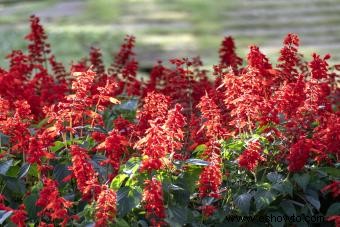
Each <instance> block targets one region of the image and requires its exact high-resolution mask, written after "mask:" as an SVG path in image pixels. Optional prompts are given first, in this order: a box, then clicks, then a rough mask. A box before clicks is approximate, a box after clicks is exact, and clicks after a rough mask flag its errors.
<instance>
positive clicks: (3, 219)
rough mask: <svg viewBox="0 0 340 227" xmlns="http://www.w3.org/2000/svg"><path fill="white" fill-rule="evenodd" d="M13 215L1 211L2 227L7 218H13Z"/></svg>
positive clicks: (9, 212)
mask: <svg viewBox="0 0 340 227" xmlns="http://www.w3.org/2000/svg"><path fill="white" fill-rule="evenodd" d="M12 213H13V211H11V210H10V211H5V210H0V225H2V224H3V223H4V222H5V221H6V219H7V218H9V216H11V214H12Z"/></svg>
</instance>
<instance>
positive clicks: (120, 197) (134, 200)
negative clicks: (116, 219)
mask: <svg viewBox="0 0 340 227" xmlns="http://www.w3.org/2000/svg"><path fill="white" fill-rule="evenodd" d="M141 200H142V190H141V188H139V187H134V188H131V187H122V188H120V189H119V190H118V192H117V204H118V214H119V216H121V217H124V216H125V215H126V214H128V213H129V212H130V211H131V210H132V209H133V208H135V207H136V206H137V205H138V204H139V203H140V201H141Z"/></svg>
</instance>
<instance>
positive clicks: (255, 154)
mask: <svg viewBox="0 0 340 227" xmlns="http://www.w3.org/2000/svg"><path fill="white" fill-rule="evenodd" d="M260 152H261V144H260V143H259V142H258V141H254V142H250V143H249V144H248V146H247V149H246V150H245V151H243V153H242V154H241V155H240V156H239V158H238V164H239V166H240V167H244V168H246V169H247V170H249V171H253V170H254V169H255V168H256V167H257V165H258V163H259V162H260V161H264V160H265V158H264V157H262V156H261V153H260Z"/></svg>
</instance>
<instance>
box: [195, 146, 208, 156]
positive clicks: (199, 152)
mask: <svg viewBox="0 0 340 227" xmlns="http://www.w3.org/2000/svg"><path fill="white" fill-rule="evenodd" d="M205 150H207V145H205V144H200V145H198V146H197V147H196V148H195V150H194V151H193V153H197V155H200V154H202V153H203V152H204V151H205Z"/></svg>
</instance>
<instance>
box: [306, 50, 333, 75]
mask: <svg viewBox="0 0 340 227" xmlns="http://www.w3.org/2000/svg"><path fill="white" fill-rule="evenodd" d="M312 56H313V60H312V61H311V62H310V63H309V67H310V68H311V70H312V78H313V79H316V80H319V79H326V78H327V77H328V73H327V71H328V69H327V68H328V63H327V62H326V60H328V59H330V58H331V56H330V55H329V54H327V55H326V56H325V57H324V58H323V59H321V58H320V55H318V54H316V53H313V55H312Z"/></svg>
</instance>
